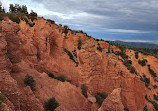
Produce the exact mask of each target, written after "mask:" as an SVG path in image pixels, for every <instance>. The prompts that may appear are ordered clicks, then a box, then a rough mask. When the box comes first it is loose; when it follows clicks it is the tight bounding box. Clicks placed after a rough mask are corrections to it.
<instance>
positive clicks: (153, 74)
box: [148, 65, 157, 77]
mask: <svg viewBox="0 0 158 111" xmlns="http://www.w3.org/2000/svg"><path fill="white" fill-rule="evenodd" d="M148 70H149V72H150V74H151V75H152V76H153V77H157V73H155V72H154V70H152V69H151V67H150V65H148Z"/></svg>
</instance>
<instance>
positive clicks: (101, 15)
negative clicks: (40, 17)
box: [32, 0, 158, 32]
mask: <svg viewBox="0 0 158 111" xmlns="http://www.w3.org/2000/svg"><path fill="white" fill-rule="evenodd" d="M32 1H35V2H38V3H41V4H43V5H44V6H45V8H47V9H48V10H49V11H52V12H58V13H60V14H62V15H63V16H62V17H61V16H59V18H58V20H57V21H59V22H60V21H62V22H63V23H68V24H76V25H81V26H83V25H86V26H87V25H88V26H89V27H93V26H96V27H100V28H105V29H124V30H142V31H143V32H144V31H148V32H149V31H150V32H151V31H158V14H157V12H158V1H157V0H150V1H149V0H77V1H76V0H32ZM56 16H57V15H56ZM51 17H52V18H53V17H54V16H53V15H49V18H51Z"/></svg>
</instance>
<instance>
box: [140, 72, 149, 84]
mask: <svg viewBox="0 0 158 111" xmlns="http://www.w3.org/2000/svg"><path fill="white" fill-rule="evenodd" d="M140 80H141V81H143V82H145V86H146V87H148V86H149V84H150V78H147V77H146V75H145V74H143V77H142V76H140Z"/></svg>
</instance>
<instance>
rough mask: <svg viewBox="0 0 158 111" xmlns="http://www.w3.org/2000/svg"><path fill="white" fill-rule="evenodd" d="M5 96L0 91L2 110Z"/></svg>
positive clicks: (0, 107) (0, 106)
mask: <svg viewBox="0 0 158 111" xmlns="http://www.w3.org/2000/svg"><path fill="white" fill-rule="evenodd" d="M4 100H5V97H4V96H3V95H2V93H0V110H1V109H2V103H3V102H4Z"/></svg>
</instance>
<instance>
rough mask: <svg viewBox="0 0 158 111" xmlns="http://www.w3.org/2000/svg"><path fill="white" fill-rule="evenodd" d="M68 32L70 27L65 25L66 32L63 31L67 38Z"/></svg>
mask: <svg viewBox="0 0 158 111" xmlns="http://www.w3.org/2000/svg"><path fill="white" fill-rule="evenodd" d="M68 30H69V28H68V26H67V25H64V31H63V33H65V36H67V33H68Z"/></svg>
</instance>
